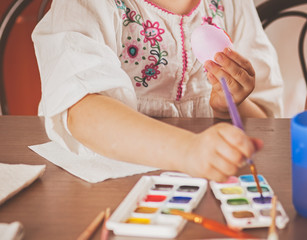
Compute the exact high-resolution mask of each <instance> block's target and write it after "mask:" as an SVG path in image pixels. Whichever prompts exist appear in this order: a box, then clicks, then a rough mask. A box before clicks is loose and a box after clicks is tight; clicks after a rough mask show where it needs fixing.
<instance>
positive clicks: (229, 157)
mask: <svg viewBox="0 0 307 240" xmlns="http://www.w3.org/2000/svg"><path fill="white" fill-rule="evenodd" d="M216 152H217V154H218V155H219V156H221V159H218V160H220V161H216V162H215V164H214V165H215V166H220V167H221V168H223V169H224V171H223V172H224V173H225V174H227V173H228V174H229V175H233V174H235V173H236V171H237V170H238V168H239V167H240V166H241V165H242V161H244V157H243V155H242V153H241V152H240V151H238V150H237V149H236V148H233V146H231V145H229V144H228V143H227V142H225V141H220V143H219V144H218V145H217V146H216Z"/></svg>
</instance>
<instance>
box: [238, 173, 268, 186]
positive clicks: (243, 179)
mask: <svg viewBox="0 0 307 240" xmlns="http://www.w3.org/2000/svg"><path fill="white" fill-rule="evenodd" d="M257 176H258V180H259V184H266V180H265V179H264V177H263V176H262V175H259V174H258V175H257ZM239 181H240V184H241V185H242V186H247V185H255V184H256V181H255V178H254V176H253V175H252V174H247V175H242V176H240V177H239Z"/></svg>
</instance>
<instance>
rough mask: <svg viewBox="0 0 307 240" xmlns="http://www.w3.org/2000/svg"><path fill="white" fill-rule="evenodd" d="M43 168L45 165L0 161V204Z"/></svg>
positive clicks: (40, 172) (41, 171)
mask: <svg viewBox="0 0 307 240" xmlns="http://www.w3.org/2000/svg"><path fill="white" fill-rule="evenodd" d="M45 169H46V165H27V164H5V163H0V204H1V203H3V202H4V201H6V200H7V199H9V198H10V197H12V196H13V195H15V194H16V193H18V192H19V191H20V190H22V189H23V188H25V187H27V186H29V185H30V184H31V183H32V182H34V181H35V179H37V178H38V177H40V176H41V175H42V174H43V173H44V171H45ZM0 236H1V235H0Z"/></svg>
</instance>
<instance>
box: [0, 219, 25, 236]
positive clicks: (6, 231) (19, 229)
mask: <svg viewBox="0 0 307 240" xmlns="http://www.w3.org/2000/svg"><path fill="white" fill-rule="evenodd" d="M23 236H24V230H23V226H22V224H21V223H20V222H12V223H9V224H8V223H0V239H1V240H21V239H22V238H23Z"/></svg>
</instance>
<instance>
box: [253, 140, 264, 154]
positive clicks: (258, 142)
mask: <svg viewBox="0 0 307 240" xmlns="http://www.w3.org/2000/svg"><path fill="white" fill-rule="evenodd" d="M251 140H252V141H253V143H254V146H255V148H256V150H257V151H259V150H260V149H262V148H263V141H262V140H261V139H258V138H251Z"/></svg>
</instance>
